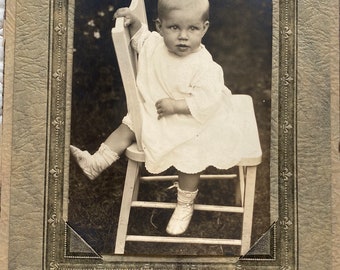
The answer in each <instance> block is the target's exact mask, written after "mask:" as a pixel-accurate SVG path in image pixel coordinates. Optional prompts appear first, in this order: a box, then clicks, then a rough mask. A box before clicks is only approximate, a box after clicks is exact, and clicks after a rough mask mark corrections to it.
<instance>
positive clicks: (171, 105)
mask: <svg viewBox="0 0 340 270" xmlns="http://www.w3.org/2000/svg"><path fill="white" fill-rule="evenodd" d="M156 109H157V113H158V119H161V118H162V117H164V116H167V115H171V114H176V113H178V114H191V113H190V110H189V107H188V105H187V102H186V101H185V100H184V99H180V100H175V99H171V98H163V99H160V100H158V101H157V102H156Z"/></svg>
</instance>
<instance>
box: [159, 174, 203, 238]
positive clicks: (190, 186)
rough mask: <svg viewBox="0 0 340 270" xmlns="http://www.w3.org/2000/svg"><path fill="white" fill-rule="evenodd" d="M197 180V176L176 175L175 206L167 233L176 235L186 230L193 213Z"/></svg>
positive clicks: (198, 176)
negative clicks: (177, 184) (177, 183)
mask: <svg viewBox="0 0 340 270" xmlns="http://www.w3.org/2000/svg"><path fill="white" fill-rule="evenodd" d="M199 179H200V175H199V174H185V173H179V174H178V182H179V187H178V188H177V191H178V193H177V205H176V208H175V211H174V213H173V214H172V216H171V218H170V221H169V223H168V226H167V228H166V231H167V233H169V234H172V235H178V234H182V233H184V232H185V231H186V229H187V228H188V226H189V223H190V220H191V217H192V214H193V212H194V200H195V198H196V195H197V193H198V189H197V187H198V183H199Z"/></svg>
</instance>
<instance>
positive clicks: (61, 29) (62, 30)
mask: <svg viewBox="0 0 340 270" xmlns="http://www.w3.org/2000/svg"><path fill="white" fill-rule="evenodd" d="M54 31H56V32H57V33H58V35H59V36H62V35H63V34H64V33H65V32H66V27H65V26H63V24H62V23H58V25H57V26H56V27H55V28H54Z"/></svg>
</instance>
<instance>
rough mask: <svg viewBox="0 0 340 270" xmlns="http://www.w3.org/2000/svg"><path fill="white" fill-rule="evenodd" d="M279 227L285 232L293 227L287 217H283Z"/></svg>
mask: <svg viewBox="0 0 340 270" xmlns="http://www.w3.org/2000/svg"><path fill="white" fill-rule="evenodd" d="M280 225H281V226H282V227H283V228H284V229H285V230H288V229H289V227H290V226H292V225H293V222H292V221H291V220H290V219H289V218H288V217H284V218H283V220H281V221H280Z"/></svg>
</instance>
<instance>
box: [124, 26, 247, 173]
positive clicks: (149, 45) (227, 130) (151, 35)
mask: <svg viewBox="0 0 340 270" xmlns="http://www.w3.org/2000/svg"><path fill="white" fill-rule="evenodd" d="M131 43H132V47H133V48H134V49H135V50H137V52H138V75H137V87H138V89H139V91H140V94H141V98H142V99H143V101H142V106H141V108H142V109H141V110H142V112H141V114H142V120H143V121H142V145H143V149H144V152H145V158H146V161H145V166H146V169H147V170H148V171H149V172H151V173H160V172H162V171H164V170H166V169H168V168H169V167H171V166H174V167H175V168H176V169H177V170H179V171H181V172H184V173H198V172H201V171H203V170H204V169H205V168H207V167H208V166H214V167H216V168H219V169H228V168H230V167H232V166H234V165H236V164H237V163H238V162H239V160H240V156H241V154H240V145H241V141H242V134H241V132H240V128H239V124H240V123H239V122H238V121H237V117H235V115H234V114H233V108H232V103H231V101H230V98H231V92H230V90H229V89H227V88H226V87H225V85H224V78H223V71H222V68H221V67H220V66H219V65H218V64H216V63H215V62H214V61H213V59H212V56H211V55H210V53H209V52H208V51H207V50H206V48H205V47H204V46H203V45H201V47H200V49H199V50H198V51H197V52H194V53H192V54H190V55H187V56H185V57H179V56H177V55H175V54H173V53H170V52H169V51H168V49H167V47H166V46H165V44H164V42H163V38H162V37H161V36H160V35H159V34H158V33H157V32H150V31H148V30H147V28H146V27H145V26H143V27H142V28H141V29H140V30H139V31H138V32H137V34H135V35H134V36H133V37H132V40H131ZM162 98H172V99H176V100H180V99H185V100H186V102H187V105H188V107H189V110H190V112H191V115H185V114H174V115H170V116H165V117H162V118H161V119H158V114H157V110H156V107H155V103H156V102H157V101H158V100H160V99H162ZM129 121H130V120H129V115H127V116H126V117H125V118H124V119H123V123H129ZM128 125H129V126H130V128H133V127H132V126H133V125H131V124H128Z"/></svg>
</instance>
